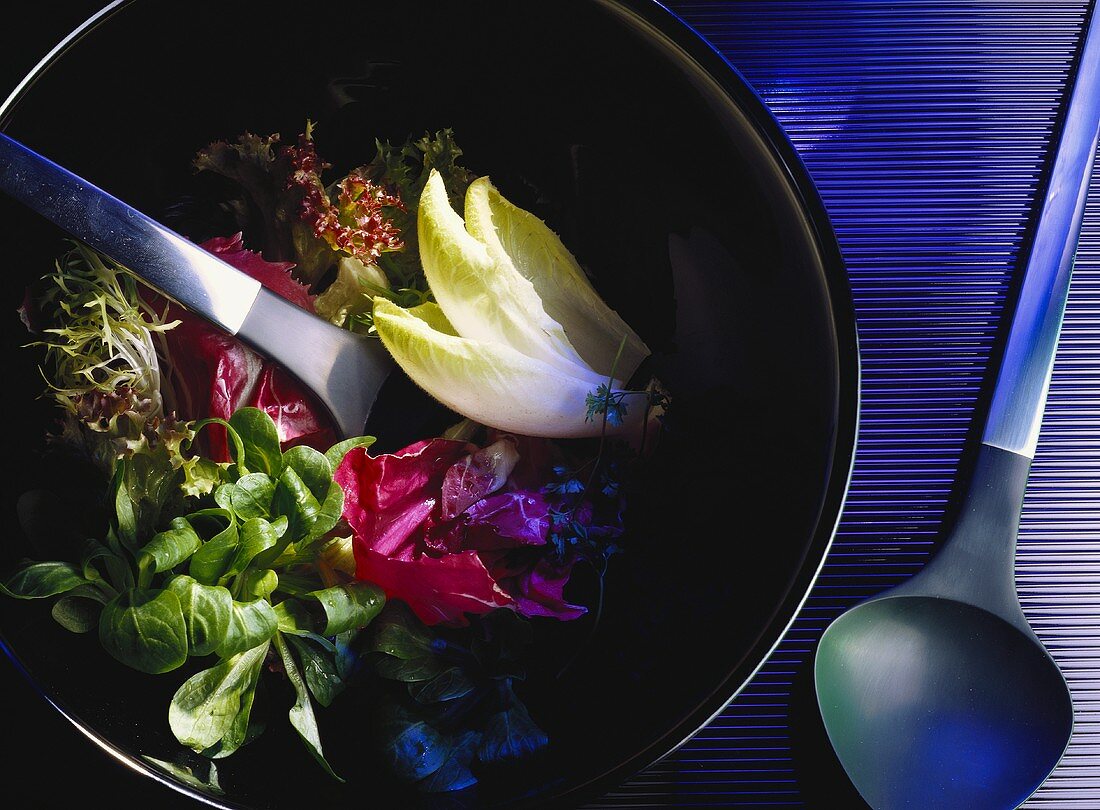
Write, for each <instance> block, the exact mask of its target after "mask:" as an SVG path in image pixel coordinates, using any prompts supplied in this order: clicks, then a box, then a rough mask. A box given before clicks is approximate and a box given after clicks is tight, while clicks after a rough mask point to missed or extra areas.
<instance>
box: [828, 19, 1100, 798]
mask: <svg viewBox="0 0 1100 810" xmlns="http://www.w3.org/2000/svg"><path fill="white" fill-rule="evenodd" d="M1098 130H1100V21H1098V19H1097V13H1096V12H1095V11H1094V12H1093V14H1092V18H1091V21H1090V22H1089V24H1088V28H1087V30H1086V33H1085V40H1084V46H1083V48H1082V51H1081V57H1080V63H1079V66H1078V70H1077V78H1076V81H1075V83H1074V87H1073V91H1072V95H1071V96H1070V101H1069V105H1068V108H1067V111H1066V116H1065V122H1064V125H1063V128H1062V134H1061V138H1060V140H1059V143H1058V146H1057V151H1056V153H1055V158H1054V163H1053V167H1052V170H1051V175H1050V178H1049V182H1048V187H1047V190H1046V194H1045V197H1044V200H1043V204H1042V209H1041V211H1040V214H1039V220H1038V223H1037V225H1036V229H1035V232H1034V239H1033V242H1032V244H1031V246H1030V252H1029V254H1028V256H1027V259H1026V265H1025V267H1024V275H1023V279H1022V282H1021V286H1020V290H1019V297H1018V299H1017V304H1016V308H1015V311H1014V313H1013V314H1012V321H1011V327H1010V331H1009V334H1008V339H1007V342H1006V345H1005V351H1004V356H1003V358H1002V361H1001V365H1000V369H999V372H998V375H997V378H996V385H995V388H994V392H993V397H992V401H991V405H990V410H989V413H988V415H987V417H986V422H985V425H984V430H983V433H982V438H981V445H980V447H979V448H978V451H977V453H976V464H975V466H974V468H973V471H972V472H971V476H970V479H969V481H967V482H966V489H965V491H964V493H963V497H962V498H961V499H960V508H959V511H958V512H957V514H956V516H955V521H954V523H953V524H952V525H951V527H950V529H949V532H948V535H947V537H946V539H945V540H944V542H943V546H942V548H941V550H940V552H939V554H938V555H937V556H936V557H935V559H934V560H932V562H931V563H930V564H929V565H927V566H926V567H925V568H924V569H923V570H922V571H921V572H920V573H919V574H918V575H917V576H914V577H913V578H912V579H910V580H908V581H907V582H905V583H903V584H902V585H900V586H898V587H896V588H893V589H892V590H891V591H889V592H887V593H885V594H882V595H879V596H877V597H874V598H873V599H871V600H869V601H866V602H864V603H862V604H860V605H857V606H856V607H855V608H853V609H851V610H849V611H848V612H846V613H845V614H843V615H842V616H840V617H839V618H838V619H837V620H835V621H834V622H833V623H832V625H831V626H830V627H829V628H828V630H827V631H826V632H825V635H824V636H823V637H822V639H821V642H820V645H819V647H818V650H817V655H816V659H815V669H814V676H815V683H816V687H817V696H818V703H819V706H820V709H821V714H822V718H823V720H824V723H825V728H826V730H827V732H828V734H829V739H830V741H831V743H832V744H833V747H834V749H835V750H836V752H837V755H838V756H839V758H840V761H841V763H842V765H843V766H844V768H845V770H846V771H847V772H848V775H849V776H850V777H851V778H852V781H853V782H854V784H855V786H856V787H857V788H858V790H859V791H860V793H861V794H862V795H863V797H864V798H865V799H866V800H867V801H868V802H869V803H870V804H871V806H872V807H874V808H896V807H936V808H966V809H967V810H983V809H984V808H1013V807H1016V806H1017V805H1018V804H1020V803H1021V802H1023V801H1024V800H1025V799H1026V798H1027V797H1028V796H1029V795H1030V794H1031V793H1032V792H1033V791H1034V790H1035V789H1036V788H1037V787H1038V786H1039V785H1040V784H1041V783H1042V781H1043V780H1044V779H1045V778H1046V777H1047V775H1048V774H1049V773H1050V772H1051V771H1052V770H1053V769H1054V767H1055V765H1056V764H1057V763H1058V761H1059V759H1060V758H1061V756H1062V754H1063V752H1064V751H1065V749H1066V746H1067V744H1068V742H1069V738H1070V734H1071V732H1072V728H1073V709H1072V703H1071V700H1070V694H1069V689H1068V686H1067V685H1066V682H1065V680H1064V678H1063V676H1062V674H1061V673H1060V671H1059V670H1058V667H1057V665H1056V664H1055V662H1054V660H1053V659H1052V658H1051V657H1050V655H1049V654H1048V653H1047V651H1046V650H1045V649H1044V648H1043V646H1042V643H1041V642H1040V640H1039V638H1038V637H1037V636H1036V635H1035V633H1034V632H1033V631H1032V630H1031V628H1030V626H1029V625H1028V622H1027V619H1026V617H1025V616H1024V613H1023V610H1022V608H1021V606H1020V602H1019V599H1018V596H1017V593H1016V587H1015V580H1014V561H1015V547H1016V535H1017V531H1018V529H1019V521H1020V511H1021V507H1022V504H1023V499H1024V492H1025V488H1026V485H1027V478H1028V471H1029V468H1030V466H1031V461H1032V458H1033V457H1034V455H1035V449H1036V445H1037V443H1038V437H1039V427H1040V424H1041V421H1042V415H1043V408H1044V404H1045V401H1046V396H1047V389H1048V387H1049V384H1050V376H1051V370H1052V367H1053V364H1054V355H1055V349H1056V347H1057V342H1058V335H1059V332H1060V330H1061V326H1062V318H1063V315H1064V311H1065V304H1066V298H1067V295H1068V292H1069V282H1070V274H1071V270H1072V266H1073V258H1074V253H1075V250H1076V245H1077V239H1078V235H1079V233H1080V227H1081V216H1082V212H1083V209H1084V205H1085V199H1086V195H1087V191H1088V184H1089V178H1090V175H1091V171H1092V166H1093V161H1094V159H1095V155H1096V149H1097V134H1098Z"/></svg>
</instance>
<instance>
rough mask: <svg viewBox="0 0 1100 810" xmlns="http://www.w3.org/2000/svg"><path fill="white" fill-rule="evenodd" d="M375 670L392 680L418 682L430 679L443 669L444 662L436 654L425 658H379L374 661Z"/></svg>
mask: <svg viewBox="0 0 1100 810" xmlns="http://www.w3.org/2000/svg"><path fill="white" fill-rule="evenodd" d="M374 670H375V672H377V673H378V674H379V675H380V676H381V677H383V678H387V679H389V680H391V681H402V682H403V683H416V682H419V681H430V680H431V679H432V678H434V677H435V676H436V675H439V674H440V673H441V672H442V671H443V664H441V663H440V661H439V659H438V658H437V657H435V656H434V655H431V656H425V657H424V658H391V657H387V658H379V659H378V660H377V661H375V662H374Z"/></svg>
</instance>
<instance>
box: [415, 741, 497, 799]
mask: <svg viewBox="0 0 1100 810" xmlns="http://www.w3.org/2000/svg"><path fill="white" fill-rule="evenodd" d="M480 741H481V735H480V734H479V733H478V732H476V731H467V732H465V733H463V734H462V735H461V736H460V737H458V739H457V740H449V741H448V745H447V746H446V756H445V757H444V759H443V764H442V765H440V766H439V767H438V768H436V770H435V771H433V772H432V773H431V774H429V775H428V776H426V777H424V778H423V779H421V780H420V781H419V782H417V783H416V788H417V790H419V791H421V792H423V793H443V792H446V791H453V790H464V789H465V788H468V787H470V786H471V785H473V784H476V783H477V777H476V776H474V775H473V773H472V772H471V771H470V763H471V762H473V760H474V754H475V753H476V752H477V746H478V743H479V742H480Z"/></svg>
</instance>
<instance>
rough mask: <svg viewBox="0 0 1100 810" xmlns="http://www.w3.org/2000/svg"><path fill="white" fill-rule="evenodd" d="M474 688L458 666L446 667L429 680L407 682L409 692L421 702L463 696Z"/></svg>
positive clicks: (436, 701) (438, 701)
mask: <svg viewBox="0 0 1100 810" xmlns="http://www.w3.org/2000/svg"><path fill="white" fill-rule="evenodd" d="M475 688H476V687H475V686H474V683H473V681H471V680H470V678H469V676H467V675H466V673H465V672H464V671H463V670H462V669H461V668H460V667H448V668H447V669H445V670H443V671H442V672H440V673H439V674H438V675H436V676H435V677H434V678H432V679H431V680H428V681H420V682H416V683H409V694H410V695H412V696H413V698H415V699H416V700H418V701H420V702H421V703H442V702H444V701H447V700H455V699H456V698H460V697H465V696H466V695H469V694H470V693H472V692H473V691H474V689H475Z"/></svg>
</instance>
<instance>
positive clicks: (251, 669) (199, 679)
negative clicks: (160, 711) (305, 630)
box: [168, 644, 268, 751]
mask: <svg viewBox="0 0 1100 810" xmlns="http://www.w3.org/2000/svg"><path fill="white" fill-rule="evenodd" d="M267 649H268V645H267V644H262V645H260V646H257V647H254V648H252V649H250V650H247V651H246V652H242V653H241V654H239V655H235V656H233V657H232V658H228V659H226V660H224V661H221V662H220V663H219V664H217V666H214V667H211V668H210V669H205V670H203V671H202V672H198V673H196V674H195V675H192V676H191V677H190V678H188V679H187V680H186V681H184V682H183V685H182V686H181V687H180V688H179V689H178V690H177V691H176V694H175V695H174V696H173V698H172V703H171V705H170V706H169V707H168V724H169V726H171V728H172V733H173V734H175V735H176V739H177V740H179V741H180V743H182V744H183V745H186V746H187V747H188V748H191V749H193V750H195V751H205V750H206V749H208V748H211V747H213V746H214V745H216V744H217V743H219V742H220V741H221V740H222V738H223V737H225V736H226V735H227V734H229V733H230V731H231V730H233V729H235V728H237V727H239V725H240V716H241V715H242V713H243V714H244V715H245V717H244V720H245V722H244V725H245V726H246V727H247V720H248V717H247V714H248V712H249V710H250V709H251V705H252V695H253V694H254V693H255V690H256V683H257V681H258V680H259V676H260V671H261V669H262V667H263V662H264V657H265V656H266V655H267Z"/></svg>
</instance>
